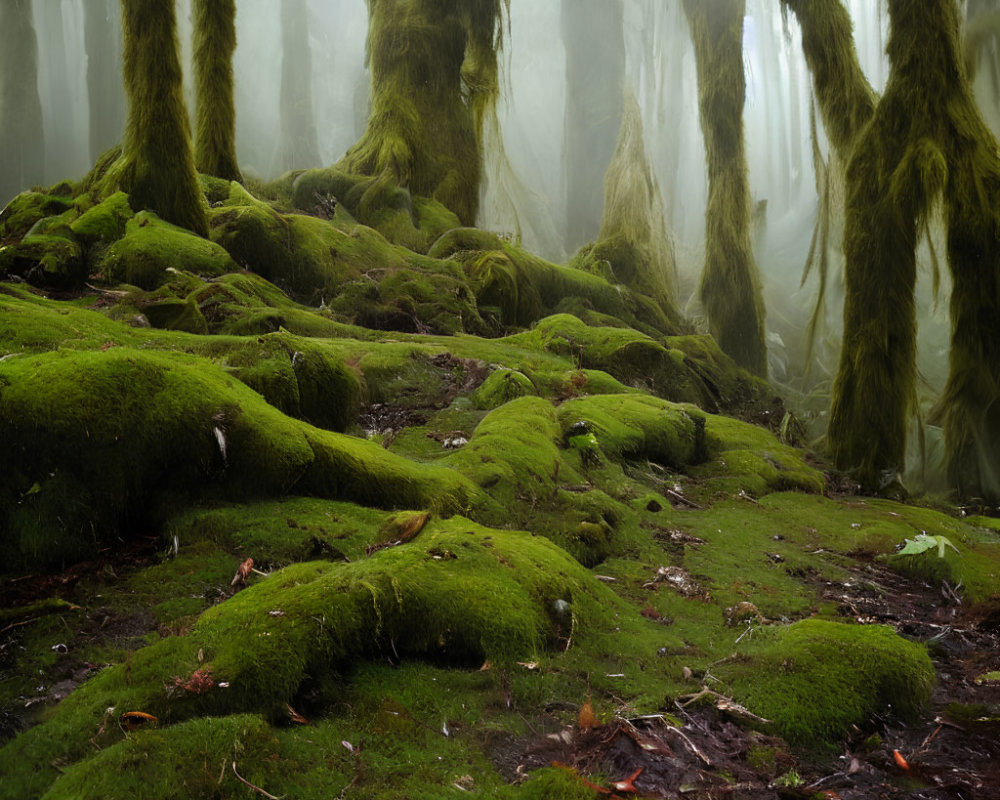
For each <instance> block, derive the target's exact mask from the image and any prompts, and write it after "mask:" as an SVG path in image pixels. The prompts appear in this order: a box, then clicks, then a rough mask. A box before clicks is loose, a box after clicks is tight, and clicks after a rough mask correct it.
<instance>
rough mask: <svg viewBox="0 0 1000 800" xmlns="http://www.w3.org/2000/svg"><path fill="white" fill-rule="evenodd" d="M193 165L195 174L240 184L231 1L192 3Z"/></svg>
mask: <svg viewBox="0 0 1000 800" xmlns="http://www.w3.org/2000/svg"><path fill="white" fill-rule="evenodd" d="M192 11H193V12H194V41H193V54H194V71H195V96H196V104H195V108H196V111H195V121H196V125H195V129H196V139H195V166H196V167H197V168H198V171H199V172H204V173H206V174H208V175H214V176H215V177H217V178H224V179H226V180H231V181H239V180H242V176H241V175H240V168H239V165H238V164H237V161H236V105H235V100H234V97H233V53H234V51H235V50H236V0H194V5H193V6H192Z"/></svg>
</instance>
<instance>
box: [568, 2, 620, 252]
mask: <svg viewBox="0 0 1000 800" xmlns="http://www.w3.org/2000/svg"><path fill="white" fill-rule="evenodd" d="M561 21H562V38H563V43H564V44H565V47H566V133H565V136H564V140H565V148H564V152H563V159H564V162H565V165H566V169H565V173H566V246H567V247H568V248H569V250H570V251H572V250H575V249H576V248H578V247H580V246H581V245H584V244H586V243H587V242H590V241H592V240H593V239H594V238H595V237H596V236H597V232H598V228H599V227H600V225H601V197H602V192H601V186H602V182H603V179H604V172H605V170H606V169H607V167H608V164H609V163H610V162H611V158H612V155H613V153H614V152H615V142H616V140H617V138H618V131H619V128H620V125H621V119H622V91H623V87H624V84H625V32H624V27H623V26H624V10H623V5H622V3H621V0H562V11H561Z"/></svg>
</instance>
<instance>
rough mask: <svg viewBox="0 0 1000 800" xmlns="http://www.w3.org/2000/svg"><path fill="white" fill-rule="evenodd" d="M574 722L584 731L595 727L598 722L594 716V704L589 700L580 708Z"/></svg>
mask: <svg viewBox="0 0 1000 800" xmlns="http://www.w3.org/2000/svg"><path fill="white" fill-rule="evenodd" d="M576 722H577V725H579V726H580V729H581V730H584V731H589V730H590V729H591V728H596V727H597V726H598V725H599V724H600V723H599V722H598V721H597V717H595V716H594V706H593V705H592V704H591V702H590V701H589V700H588V701H587V702H586V703H584V704H583V708H581V709H580V714H579V715H578V716H577V718H576Z"/></svg>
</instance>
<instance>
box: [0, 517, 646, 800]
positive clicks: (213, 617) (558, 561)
mask: <svg viewBox="0 0 1000 800" xmlns="http://www.w3.org/2000/svg"><path fill="white" fill-rule="evenodd" d="M556 601H562V604H557V603H556ZM271 611H281V612H283V613H281V614H271V613H269V612H271ZM623 636H624V637H629V636H630V637H634V638H633V639H631V640H630V641H632V642H634V643H636V644H638V643H639V642H641V643H642V647H643V648H650V647H651V645H652V642H655V641H657V640H659V641H663V640H664V639H663V636H662V634H661V633H659V631H658V626H656V625H654V624H653V623H649V622H648V621H646V620H643V619H641V618H640V617H639V615H638V613H637V612H635V611H634V610H632V609H631V608H629V607H628V606H627V605H626V604H625V603H624V602H623V601H621V600H620V599H618V598H617V597H616V596H615V595H614V594H613V593H612V592H611V591H610V590H609V589H608V588H607V587H605V586H603V585H602V584H601V583H599V582H598V581H597V580H596V579H595V578H593V576H592V575H590V573H589V572H587V570H585V569H584V568H583V567H581V566H580V565H579V564H577V563H576V562H575V561H573V559H571V558H570V557H569V556H567V555H566V554H565V553H564V552H562V551H561V550H559V549H558V548H557V547H555V546H554V545H552V544H551V543H550V542H548V541H547V540H545V539H543V538H539V537H533V536H531V535H530V534H527V533H511V532H500V531H490V530H488V529H483V528H481V527H478V526H476V525H475V524H474V523H471V522H469V521H467V520H462V519H459V518H455V519H453V520H451V521H448V522H444V523H437V524H435V525H434V526H433V527H432V528H430V529H428V530H425V531H424V532H422V533H421V534H420V536H419V537H418V538H417V540H415V541H414V542H412V543H410V544H404V545H400V546H398V547H394V548H390V549H387V550H384V551H381V552H379V553H378V554H377V555H376V556H374V557H373V558H371V559H368V560H365V561H359V562H354V563H350V564H321V563H307V564H300V565H296V566H293V567H289V568H287V569H285V570H283V571H281V572H279V573H277V574H275V575H272V576H271V577H270V578H269V579H267V580H264V581H261V582H259V583H256V584H255V585H254V586H251V587H250V588H249V589H246V590H244V591H242V592H240V593H239V594H237V595H236V596H235V597H233V598H232V599H230V600H228V601H227V602H226V603H224V604H222V605H219V606H217V607H215V608H213V609H210V610H209V611H207V612H205V613H204V614H203V615H202V617H201V618H200V620H199V621H198V622H197V624H196V625H195V626H194V627H193V629H192V631H191V633H190V634H189V636H187V637H184V638H170V639H166V640H164V641H162V642H160V643H158V644H156V645H153V646H151V647H148V648H145V649H143V650H141V651H138V652H137V653H135V654H134V656H133V657H132V658H131V660H130V661H129V663H128V664H126V665H125V666H122V667H116V668H112V669H110V670H106V671H105V672H103V673H102V674H101V675H99V676H98V677H97V678H95V679H93V680H92V681H90V682H88V683H87V684H85V685H84V686H83V687H81V688H80V689H79V690H78V691H77V692H75V693H74V694H73V695H72V696H71V697H70V698H69V699H68V700H67V701H66V702H64V703H63V704H62V706H60V708H59V710H58V711H57V712H56V714H55V715H54V716H53V718H52V719H51V720H50V721H48V722H46V723H45V724H43V725H41V726H39V727H37V728H35V729H33V730H32V731H29V732H28V733H26V734H24V735H22V736H21V737H19V738H18V739H16V740H15V741H14V742H13V743H11V744H10V745H8V746H7V748H5V750H4V751H3V753H2V757H3V758H4V759H5V760H6V763H8V764H10V765H12V769H11V770H10V774H9V779H8V780H7V781H5V785H4V790H6V791H7V792H8V794H5V795H4V796H12V795H11V794H9V793H10V792H13V791H14V790H15V789H17V790H19V791H21V792H37V793H40V790H42V789H44V787H45V786H46V785H47V784H48V783H50V782H51V781H52V779H53V778H54V777H55V775H54V770H53V769H52V768H51V767H50V766H49V765H50V762H51V760H52V759H53V758H55V757H57V756H58V757H62V758H64V759H66V761H67V762H69V763H72V762H76V761H78V760H79V759H80V758H81V757H84V756H86V755H89V753H90V752H91V747H90V745H89V744H88V743H87V741H86V739H87V737H88V736H92V735H93V733H94V731H95V730H97V728H98V727H99V726H100V722H101V720H102V718H103V717H104V715H105V713H106V709H107V708H108V707H110V706H114V707H115V709H116V712H114V713H116V714H117V713H119V710H121V709H145V710H146V711H147V712H148V713H153V714H155V715H156V716H158V717H159V718H160V719H161V721H162V723H163V724H169V723H172V722H176V721H180V720H183V719H185V718H188V717H190V716H193V715H196V714H199V713H206V712H208V713H212V714H216V715H217V714H220V713H222V714H224V713H232V712H235V711H259V712H262V713H264V714H266V715H275V716H277V715H283V714H284V708H285V704H286V703H288V702H290V701H292V700H293V699H294V697H295V693H296V692H297V690H298V689H299V688H300V687H301V686H302V684H303V681H304V680H305V679H306V676H312V677H313V678H317V677H319V676H321V675H324V674H327V675H328V674H331V673H333V672H334V671H342V670H346V669H349V668H350V666H351V664H353V663H354V662H355V661H357V660H358V659H360V658H365V657H367V656H381V655H384V656H392V657H397V656H398V657H403V658H405V657H407V656H424V657H433V658H445V659H447V661H448V662H450V663H452V664H455V663H459V664H461V663H465V664H468V665H470V666H472V665H479V664H481V663H482V661H483V659H484V658H487V659H489V660H490V661H491V662H492V663H493V665H494V669H500V668H501V667H503V666H504V665H511V666H512V665H513V661H515V660H528V659H533V660H537V659H538V658H541V657H542V656H543V655H544V654H545V653H546V652H558V651H559V650H560V649H564V648H565V647H566V645H567V643H568V642H569V638H570V637H572V639H573V641H574V642H576V643H577V646H579V647H583V648H584V649H589V648H593V650H590V652H593V653H601V652H603V651H604V649H605V648H607V647H609V646H610V647H614V646H615V645H613V644H612V641H614V642H618V647H619V648H620V642H621V641H622V637H623ZM626 641H629V640H626ZM199 653H200V654H201V655H200V656H199ZM646 657H648V655H647V656H646ZM201 658H204V661H203V662H202V661H201V660H200V659H201ZM199 668H200V669H208V668H211V674H212V676H213V682H217V681H223V682H226V683H228V686H227V687H223V686H219V685H216V686H213V687H212V688H211V689H209V690H208V691H207V692H205V693H203V694H200V695H193V694H191V693H188V692H185V691H184V690H183V689H180V688H179V687H175V689H174V690H172V691H169V692H165V691H164V686H165V685H166V686H173V685H174V684H175V682H174V680H173V678H174V677H181V678H182V679H186V678H187V677H189V676H190V675H191V674H192V673H193V672H194V671H195V670H196V669H199ZM202 724H204V725H208V723H207V722H205V723H202ZM121 735H122V734H121V733H120V732H119V730H118V728H117V726H113V727H109V728H106V729H105V733H103V734H101V737H102V738H101V743H102V745H113V744H114V743H115V742H116V741H120V739H121ZM126 746H127V745H126Z"/></svg>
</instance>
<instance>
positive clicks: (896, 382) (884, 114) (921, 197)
mask: <svg viewBox="0 0 1000 800" xmlns="http://www.w3.org/2000/svg"><path fill="white" fill-rule="evenodd" d="M889 13H890V18H891V29H890V39H889V46H888V53H889V59H890V63H891V72H890V75H889V82H888V84H887V86H886V90H885V94H884V96H883V97H882V100H881V101H880V102H879V104H878V106H877V107H876V109H875V112H874V116H873V117H872V119H871V121H870V122H869V124H868V125H867V126H866V127H865V128H864V130H863V132H862V133H861V134H860V136H859V138H858V140H857V142H856V143H855V146H854V151H853V156H852V158H851V161H850V164H849V166H848V174H847V183H848V198H847V227H846V229H845V236H844V250H845V254H846V256H847V271H846V278H847V300H846V304H845V309H844V346H843V351H842V357H841V364H840V369H839V372H838V376H837V381H836V384H835V386H834V398H833V405H832V408H831V420H830V430H829V434H828V435H829V442H830V448H831V452H832V454H833V456H834V459H835V462H836V463H837V465H838V466H839V467H841V468H844V469H854V470H857V474H858V478H859V479H860V480H861V482H862V483H863V484H864V485H865V486H866V487H868V488H876V489H877V488H880V487H883V486H885V485H886V484H887V483H891V482H892V481H893V479H894V478H895V476H896V475H897V473H898V471H899V470H900V469H901V467H902V463H903V457H904V455H905V434H906V421H907V413H908V410H909V408H910V407H911V404H912V402H913V399H914V395H915V385H914V384H915V374H916V367H915V349H916V348H915V336H916V318H915V309H914V299H913V291H914V282H915V264H916V260H915V248H916V241H917V233H918V230H919V228H920V225H921V222H922V221H923V219H924V218H925V217H926V215H927V214H928V213H929V212H930V209H931V207H932V205H933V203H934V202H935V200H936V199H937V198H938V197H941V196H942V195H943V200H944V217H945V222H946V225H947V228H948V262H949V267H950V269H951V273H952V278H953V288H952V299H951V316H952V340H951V354H950V372H949V376H948V383H947V386H946V387H945V392H944V396H943V397H942V400H941V403H940V406H939V410H940V413H941V416H942V417H943V422H944V432H945V440H946V454H947V461H948V472H949V478H950V481H951V482H952V484H953V485H954V486H955V487H956V488H958V489H959V491H960V492H961V493H962V494H963V495H965V496H978V497H986V498H987V499H990V500H991V501H995V500H996V499H998V498H1000V484H998V476H1000V449H998V447H997V444H998V437H1000V413H998V411H1000V403H998V398H1000V242H998V241H997V236H996V231H997V230H998V228H1000V208H998V206H1000V157H998V144H997V142H996V140H995V139H994V137H993V136H992V134H991V133H990V131H989V129H988V128H987V127H986V125H985V123H984V122H983V120H982V117H981V115H980V112H979V109H978V107H977V106H976V103H975V100H974V98H973V96H972V92H971V89H970V86H969V82H968V78H967V75H966V72H965V65H964V61H963V48H962V42H961V18H960V15H959V10H958V5H957V4H956V2H955V0H890V2H889Z"/></svg>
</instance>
